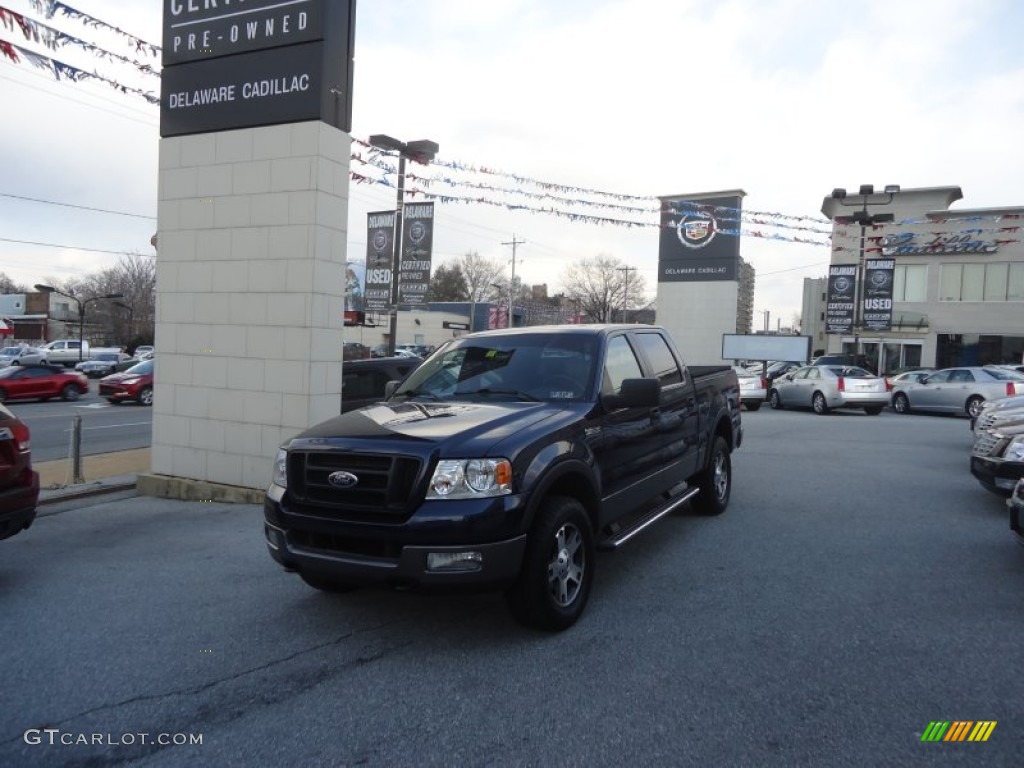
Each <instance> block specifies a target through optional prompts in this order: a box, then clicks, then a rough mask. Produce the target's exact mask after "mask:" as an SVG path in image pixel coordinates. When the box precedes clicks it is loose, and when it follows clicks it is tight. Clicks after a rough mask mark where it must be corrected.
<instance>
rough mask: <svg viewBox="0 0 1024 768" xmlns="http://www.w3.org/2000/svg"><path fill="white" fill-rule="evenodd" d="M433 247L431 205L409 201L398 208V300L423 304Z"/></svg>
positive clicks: (416, 304) (428, 283)
mask: <svg viewBox="0 0 1024 768" xmlns="http://www.w3.org/2000/svg"><path fill="white" fill-rule="evenodd" d="M433 247H434V204H433V203H413V204H410V205H406V206H405V208H404V209H403V211H402V257H401V261H400V262H399V265H398V303H399V304H411V305H413V306H422V305H424V304H426V296H427V288H429V287H430V262H431V253H432V251H433Z"/></svg>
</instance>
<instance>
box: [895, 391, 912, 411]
mask: <svg viewBox="0 0 1024 768" xmlns="http://www.w3.org/2000/svg"><path fill="white" fill-rule="evenodd" d="M892 409H893V410H894V411H896V413H910V401H909V400H908V399H907V396H906V395H904V394H903V393H902V392H897V393H896V394H895V395H893V396H892Z"/></svg>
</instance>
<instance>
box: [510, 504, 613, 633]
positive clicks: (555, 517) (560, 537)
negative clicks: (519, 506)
mask: <svg viewBox="0 0 1024 768" xmlns="http://www.w3.org/2000/svg"><path fill="white" fill-rule="evenodd" d="M594 565H595V562H594V534H593V531H591V528H590V520H589V519H587V513H586V510H584V508H583V505H582V504H580V502H579V501H577V500H576V499H572V498H568V497H565V496H551V497H549V498H547V499H545V500H544V501H543V502H541V506H540V509H539V510H537V517H536V519H535V520H534V523H533V527H532V528H531V529H530V534H529V536H528V537H527V540H526V553H525V554H524V555H523V565H522V570H521V571H520V573H519V579H518V580H517V581H516V583H515V584H514V585H513V586H512V587H511V588H510V589H509V590H508V592H507V593H506V595H505V597H506V600H507V601H508V607H509V610H510V611H511V612H512V615H513V616H514V617H515V619H516V620H517V621H518V622H520V623H521V624H524V625H526V626H528V627H535V628H537V629H544V630H548V631H550V632H558V631H561V630H563V629H568V628H569V627H571V626H572V625H573V624H575V623H576V620H577V619H579V617H580V616H581V615H582V614H583V609H584V607H585V606H586V604H587V599H588V598H589V597H590V588H591V585H592V584H593V583H594Z"/></svg>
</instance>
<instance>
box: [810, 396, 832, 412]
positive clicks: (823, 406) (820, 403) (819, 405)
mask: <svg viewBox="0 0 1024 768" xmlns="http://www.w3.org/2000/svg"><path fill="white" fill-rule="evenodd" d="M811 408H813V409H814V412H815V413H816V414H818V415H819V416H824V415H825V414H826V413H828V410H829V409H828V401H826V400H825V396H824V395H823V394H821V392H815V393H814V396H813V397H812V398H811Z"/></svg>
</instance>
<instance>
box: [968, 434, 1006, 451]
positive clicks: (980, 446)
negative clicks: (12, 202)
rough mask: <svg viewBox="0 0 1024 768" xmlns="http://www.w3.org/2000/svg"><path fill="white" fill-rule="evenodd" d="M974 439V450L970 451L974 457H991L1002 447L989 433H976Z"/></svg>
mask: <svg viewBox="0 0 1024 768" xmlns="http://www.w3.org/2000/svg"><path fill="white" fill-rule="evenodd" d="M976 434H977V437H975V438H974V449H973V450H972V451H971V453H973V454H974V455H975V456H993V455H995V454H996V453H998V451H999V449H1000V448H1001V447H1002V443H1003V441H1002V440H1000V439H999V438H998V437H996V436H995V435H994V434H992V433H991V432H978V433H976Z"/></svg>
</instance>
